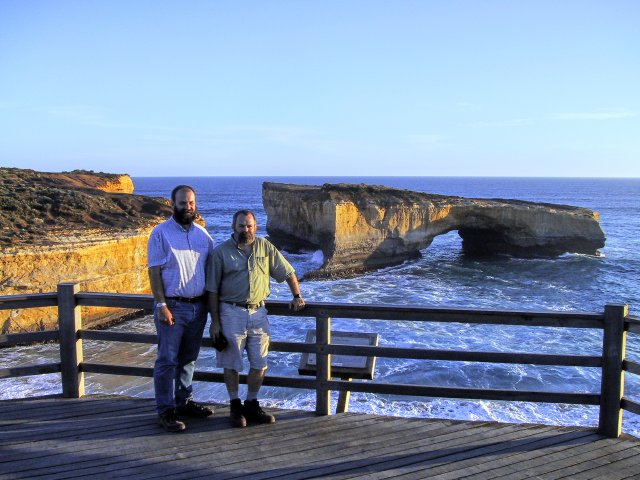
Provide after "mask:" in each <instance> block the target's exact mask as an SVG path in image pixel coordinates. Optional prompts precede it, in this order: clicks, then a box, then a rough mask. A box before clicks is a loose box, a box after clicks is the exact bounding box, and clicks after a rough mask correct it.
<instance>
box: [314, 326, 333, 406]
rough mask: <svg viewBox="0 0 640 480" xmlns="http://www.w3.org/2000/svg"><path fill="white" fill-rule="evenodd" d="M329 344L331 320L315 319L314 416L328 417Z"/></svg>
mask: <svg viewBox="0 0 640 480" xmlns="http://www.w3.org/2000/svg"><path fill="white" fill-rule="evenodd" d="M329 343H331V318H330V317H316V415H330V407H331V391H330V390H329V388H328V386H327V383H328V382H329V380H330V379H331V355H329V354H328V353H327V345H328V344H329Z"/></svg>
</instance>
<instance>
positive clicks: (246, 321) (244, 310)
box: [206, 210, 305, 427]
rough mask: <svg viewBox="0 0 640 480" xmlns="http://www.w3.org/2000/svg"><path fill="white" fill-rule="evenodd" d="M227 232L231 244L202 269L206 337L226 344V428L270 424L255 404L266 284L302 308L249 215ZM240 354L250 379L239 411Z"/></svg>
mask: <svg viewBox="0 0 640 480" xmlns="http://www.w3.org/2000/svg"><path fill="white" fill-rule="evenodd" d="M231 228H232V230H233V234H232V236H231V238H230V239H229V240H227V241H226V242H224V243H222V244H220V245H218V247H216V248H215V249H214V251H213V254H212V256H211V258H210V260H209V263H208V265H207V282H206V290H207V292H208V302H209V312H210V313H211V327H210V330H209V333H210V334H211V339H212V340H213V341H214V342H215V341H216V340H217V339H219V338H220V337H221V336H222V337H224V338H225V339H226V340H227V346H226V347H225V348H224V349H223V350H222V351H219V352H217V354H216V357H217V366H218V368H223V369H224V382H225V384H226V386H227V391H228V392H229V399H230V402H231V413H230V420H231V425H233V426H234V427H245V426H246V425H247V421H249V422H253V423H274V422H275V418H274V416H273V415H270V414H268V413H265V412H264V411H263V410H262V408H261V407H260V404H259V402H258V392H259V390H260V387H261V386H262V381H263V380H264V372H265V370H266V368H267V353H268V351H269V335H270V334H269V320H268V318H267V310H266V308H265V307H264V300H265V299H266V298H267V297H268V296H269V293H270V289H269V284H270V279H271V278H273V279H274V280H275V281H277V282H279V283H280V282H283V281H286V282H287V284H288V285H289V289H290V290H291V294H292V295H293V299H292V300H291V303H290V308H292V309H293V310H296V311H298V310H302V309H303V308H304V306H305V303H304V300H303V299H302V296H301V295H300V286H299V285H298V278H297V277H296V273H295V270H294V269H293V267H292V266H291V264H290V263H289V262H288V261H287V260H286V259H285V258H284V256H283V255H282V254H281V253H280V252H279V251H278V249H277V248H276V247H275V246H273V244H271V243H270V242H269V241H268V240H267V239H265V238H261V237H256V229H257V224H256V217H255V215H254V214H253V212H251V211H249V210H240V211H238V212H236V213H235V215H234V216H233V222H232V224H231ZM245 350H246V351H247V357H248V359H249V375H248V376H247V398H246V400H245V402H244V405H242V402H241V400H240V398H239V396H238V387H239V378H240V373H239V372H241V371H242V370H243V360H242V356H243V352H244V351H245Z"/></svg>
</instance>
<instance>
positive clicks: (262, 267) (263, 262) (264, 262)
mask: <svg viewBox="0 0 640 480" xmlns="http://www.w3.org/2000/svg"><path fill="white" fill-rule="evenodd" d="M254 258H255V267H254V268H255V269H256V270H257V271H258V272H260V273H265V274H267V275H269V257H257V256H256V257H254Z"/></svg>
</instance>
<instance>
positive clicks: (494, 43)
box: [0, 0, 640, 177]
mask: <svg viewBox="0 0 640 480" xmlns="http://www.w3.org/2000/svg"><path fill="white" fill-rule="evenodd" d="M639 14H640V2H638V1H636V0H628V1H621V0H606V1H605V0H601V1H589V0H567V1H561V0H552V1H548V0H484V1H483V0H473V1H472V0H467V1H456V0H424V1H407V0H396V1H391V0H387V1H379V0H360V1H358V0H324V1H320V0H318V1H284V0H283V1H268V0H262V1H237V0H236V1H231V0H229V1H222V0H221V1H214V0H211V1H189V0H186V1H183V2H177V1H161V0H154V1H146V0H126V1H118V0H102V1H101V0H79V1H65V0H56V1H53V0H52V1H46V0H30V1H22V0H0V165H1V166H5V167H21V168H32V169H35V170H45V171H61V170H72V169H76V168H84V169H90V170H96V171H107V172H114V173H129V174H131V175H133V176H177V175H207V176H217V175H234V176H235V175H257V176H267V175H291V176H293V175H358V176H361V175H418V176H432V175H436V176H439V175H447V176H449V175H454V176H458V175H460V176H552V177H553V176H578V177H640V161H639V160H640V155H639V154H640V87H639V86H640V28H638V25H640V15H639Z"/></svg>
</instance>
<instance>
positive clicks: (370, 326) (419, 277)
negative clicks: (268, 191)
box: [0, 177, 640, 436]
mask: <svg viewBox="0 0 640 480" xmlns="http://www.w3.org/2000/svg"><path fill="white" fill-rule="evenodd" d="M263 181H275V182H284V183H298V184H308V185H321V184H323V183H367V184H375V185H386V186H392V187H398V188H405V189H408V190H414V191H421V192H430V193H437V194H442V195H457V196H463V197H473V198H505V199H519V200H529V201H535V202H545V203H556V204H566V205H575V206H580V207H586V208H590V209H593V210H596V211H598V212H599V213H600V224H601V226H602V229H603V230H604V232H605V235H606V238H607V240H606V245H605V247H604V248H603V249H602V250H601V255H600V256H588V255H575V254H566V255H562V256H560V257H558V258H553V259H517V258H512V257H509V256H501V257H495V258H483V259H473V258H468V257H466V256H464V255H463V254H462V252H461V240H460V238H459V236H458V235H457V233H456V232H450V233H448V234H445V235H442V236H440V237H437V238H436V239H435V240H434V242H433V243H432V244H431V245H430V246H429V247H428V248H426V249H424V250H423V251H422V252H421V253H422V256H421V258H419V259H417V260H415V261H410V262H405V263H404V264H401V265H398V266H394V267H389V268H385V269H381V270H378V271H374V272H371V273H368V274H366V275H362V276H359V277H355V278H349V279H337V280H309V281H304V282H303V283H302V292H303V294H304V296H305V298H306V299H307V300H308V301H320V302H344V303H364V304H396V305H421V306H434V307H462V308H481V309H482V308H487V309H510V310H551V311H568V312H571V311H587V312H601V311H602V310H603V308H604V306H605V304H607V303H624V304H628V305H629V307H630V313H631V314H632V315H638V314H640V288H639V287H640V253H639V252H640V236H639V235H638V232H639V231H640V179H581V178H505V177H498V178H477V177H357V178H356V177H326V178H321V177H308V178H302V177H269V178H263V177H261V178H258V177H198V178H181V177H176V178H134V184H135V186H136V191H135V193H138V194H144V195H154V196H164V197H167V196H168V195H169V193H170V191H171V189H172V188H173V187H174V186H175V185H177V184H179V183H186V184H189V185H192V186H193V187H194V188H195V189H196V191H197V199H198V208H199V210H200V213H201V214H202V215H203V217H204V218H205V220H206V221H207V229H208V230H209V231H210V233H211V234H212V236H213V238H214V240H215V241H216V242H221V241H223V240H225V239H226V238H228V236H229V235H230V233H231V218H232V215H233V213H234V212H235V211H236V210H238V209H241V208H248V209H251V210H253V211H254V212H255V213H256V215H257V220H258V225H259V228H260V227H261V226H262V232H261V233H262V234H263V235H266V232H265V229H264V226H265V225H266V215H265V212H264V209H263V207H262V197H261V185H262V182H263ZM259 234H260V231H259ZM285 255H286V256H287V257H288V258H289V260H290V261H291V262H292V263H293V265H294V266H295V267H296V270H297V271H298V273H299V274H304V273H305V272H307V271H309V270H311V269H313V268H316V267H318V266H319V265H320V264H321V263H322V256H321V253H320V252H314V251H309V252H303V253H296V254H292V253H290V252H285ZM271 298H273V299H288V298H289V292H288V288H287V287H286V284H283V285H277V284H273V285H272V295H271ZM271 319H272V321H271V323H272V335H273V338H274V339H278V340H292V339H295V340H298V341H302V340H303V339H304V338H305V335H306V331H307V329H309V328H314V324H313V321H312V320H311V319H297V318H291V317H271ZM114 329H117V330H131V331H138V332H153V331H154V328H153V322H152V320H151V319H150V318H149V317H144V318H140V319H136V320H132V321H128V322H126V323H123V324H120V325H118V326H116V327H114ZM333 329H334V330H345V331H363V332H377V333H378V334H379V338H380V344H381V345H395V346H402V347H431V348H438V349H451V350H480V351H507V352H508V351H514V352H543V353H558V354H585V355H598V354H599V352H600V348H601V342H602V335H601V333H600V332H597V331H584V330H581V329H554V328H541V327H515V326H482V325H468V324H443V323H435V322H434V323H431V322H426V323H416V322H385V321H371V320H361V321H358V320H349V319H339V318H337V319H333ZM85 349H86V352H85V358H86V359H87V360H88V361H89V359H90V360H91V361H100V362H114V363H122V364H131V365H143V366H152V365H153V360H154V358H155V347H154V346H149V345H142V346H137V345H130V344H121V345H120V344H107V343H105V342H85ZM56 355H57V350H56V348H55V346H51V345H39V346H30V347H18V348H13V349H4V350H0V361H1V363H2V364H7V365H9V364H13V363H14V362H17V363H18V364H31V363H38V362H40V361H50V359H54V358H55V356H56ZM627 355H628V357H629V358H631V359H633V360H636V361H639V360H640V338H638V336H636V335H633V334H629V338H628V344H627ZM25 357H26V358H27V359H28V360H27V361H25ZM18 359H20V360H18ZM299 361H300V354H292V353H280V352H272V353H271V354H270V366H269V372H268V373H272V374H277V375H297V368H298V364H299ZM214 365H215V363H214V354H213V351H212V350H211V349H203V351H202V353H201V358H200V360H199V362H198V368H199V369H202V370H213V371H215V368H214ZM56 377H57V376H56V375H46V376H37V377H23V378H19V379H10V380H0V386H1V387H2V388H1V390H0V398H13V397H22V396H28V395H32V394H44V393H51V392H58V391H59V386H58V384H57V381H58V379H57V378H56ZM626 379H627V381H626V390H625V395H627V396H629V397H631V398H634V399H636V400H638V399H640V382H638V378H637V377H636V376H635V375H632V374H627V376H626ZM375 380H376V381H379V382H400V383H416V384H422V385H440V386H455V387H472V388H499V389H516V390H517V389H521V390H548V391H575V392H597V390H598V385H599V381H600V372H599V370H598V369H594V368H574V367H549V366H531V365H503V364H483V363H473V362H443V361H420V360H407V359H402V360H392V359H378V360H377V364H376V370H375ZM87 391H88V392H90V393H122V394H127V395H140V396H153V386H152V384H151V381H150V380H149V379H136V378H134V377H118V376H112V375H89V376H88V378H87ZM195 398H196V399H197V400H202V401H211V402H226V401H227V395H226V391H225V389H224V385H222V384H197V385H196V386H195ZM336 399H337V395H334V398H333V401H334V402H335V400H336ZM261 401H262V403H264V404H265V405H269V406H277V407H282V408H306V409H313V408H314V405H315V394H314V392H311V391H306V390H297V389H283V388H275V387H263V390H262V391H261ZM350 410H351V411H359V412H369V413H381V414H386V415H399V416H418V417H437V418H452V419H466V420H496V421H504V422H532V423H545V424H557V425H584V426H594V425H596V423H597V418H598V414H597V407H589V406H581V405H564V404H563V405H552V404H539V403H526V402H517V403H506V402H496V401H474V400H450V399H440V398H423V397H405V396H393V395H373V394H360V393H353V394H352V396H351V404H350ZM623 428H624V431H626V432H628V433H631V434H634V435H636V436H640V418H638V417H637V416H636V415H633V414H631V413H628V412H625V421H624V427H623Z"/></svg>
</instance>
